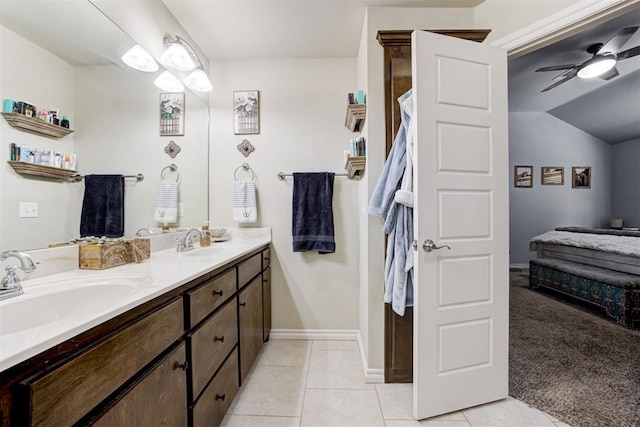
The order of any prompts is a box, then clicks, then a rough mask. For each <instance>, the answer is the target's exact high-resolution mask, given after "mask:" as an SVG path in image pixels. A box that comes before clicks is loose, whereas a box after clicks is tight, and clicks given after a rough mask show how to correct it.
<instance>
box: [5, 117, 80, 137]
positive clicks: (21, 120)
mask: <svg viewBox="0 0 640 427" xmlns="http://www.w3.org/2000/svg"><path fill="white" fill-rule="evenodd" d="M2 116H3V117H4V118H5V120H6V121H7V123H9V125H11V126H12V127H14V128H17V129H21V130H24V131H27V132H32V133H36V134H38V135H42V136H49V137H53V138H62V137H63V136H67V135H69V134H70V133H72V132H73V131H72V130H71V129H68V128H66V127H62V126H58V125H55V124H51V123H47V122H46V121H44V120H40V119H36V118H34V117H29V116H25V115H24V114H20V113H2Z"/></svg>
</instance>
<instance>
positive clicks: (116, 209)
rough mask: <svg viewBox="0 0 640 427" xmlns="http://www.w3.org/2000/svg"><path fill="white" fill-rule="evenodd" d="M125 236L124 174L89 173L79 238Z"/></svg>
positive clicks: (86, 180)
mask: <svg viewBox="0 0 640 427" xmlns="http://www.w3.org/2000/svg"><path fill="white" fill-rule="evenodd" d="M123 235H124V177H123V176H122V175H86V176H85V177H84V199H83V200H82V215H81V217H80V237H85V236H97V237H102V236H107V237H122V236H123Z"/></svg>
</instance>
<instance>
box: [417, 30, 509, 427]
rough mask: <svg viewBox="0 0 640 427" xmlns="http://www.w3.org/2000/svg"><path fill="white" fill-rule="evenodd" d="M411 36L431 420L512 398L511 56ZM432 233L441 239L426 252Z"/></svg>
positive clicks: (423, 369)
mask: <svg viewBox="0 0 640 427" xmlns="http://www.w3.org/2000/svg"><path fill="white" fill-rule="evenodd" d="M412 42H413V47H412V52H413V57H412V60H413V61H412V66H413V70H412V75H413V88H414V99H413V101H414V118H413V119H414V120H415V127H414V131H415V134H414V140H415V141H416V142H415V146H414V161H415V167H414V192H415V193H416V194H417V197H416V201H415V206H414V236H415V239H417V240H418V243H419V244H418V245H417V247H418V250H417V251H416V252H414V256H415V259H414V261H415V262H414V265H415V267H414V268H415V270H414V279H415V280H414V300H415V305H414V335H413V339H414V364H413V370H414V374H413V375H414V378H413V379H414V415H415V416H416V418H418V419H422V418H427V417H431V416H435V415H439V414H443V413H447V412H451V411H455V410H460V409H463V408H467V407H470V406H475V405H479V404H482V403H487V402H490V401H493V400H498V399H502V398H505V397H507V391H508V224H509V221H508V185H509V182H510V181H509V176H508V146H507V143H508V139H507V55H506V51H504V50H503V49H498V48H494V47H492V46H487V45H480V44H477V43H471V42H468V41H464V40H459V39H454V38H450V37H446V36H441V35H436V34H431V33H426V32H414V34H413V38H412ZM427 239H431V240H433V241H434V242H435V245H436V248H433V249H432V250H427V249H430V248H428V247H427V248H426V249H425V250H423V249H422V243H423V242H425V241H426V240H427ZM447 247H449V248H450V249H448V248H447Z"/></svg>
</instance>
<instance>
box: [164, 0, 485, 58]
mask: <svg viewBox="0 0 640 427" xmlns="http://www.w3.org/2000/svg"><path fill="white" fill-rule="evenodd" d="M162 1H163V2H164V4H165V5H166V6H167V7H168V8H169V10H170V11H171V13H172V14H173V15H174V16H175V17H176V18H177V19H178V21H180V24H181V25H182V26H183V27H184V28H185V29H186V30H187V32H188V33H189V35H190V36H191V37H192V38H193V40H195V41H196V43H197V44H198V46H200V48H201V49H202V50H203V51H204V52H205V54H206V55H207V57H208V58H209V59H211V60H225V59H227V60H229V59H234V60H235V59H249V58H251V59H260V58H331V57H349V58H353V57H355V56H357V53H358V45H359V43H360V35H361V32H362V26H363V23H364V16H365V11H366V8H367V7H369V6H387V7H474V6H477V5H479V4H480V3H483V2H484V1H485V0H189V1H185V0H162Z"/></svg>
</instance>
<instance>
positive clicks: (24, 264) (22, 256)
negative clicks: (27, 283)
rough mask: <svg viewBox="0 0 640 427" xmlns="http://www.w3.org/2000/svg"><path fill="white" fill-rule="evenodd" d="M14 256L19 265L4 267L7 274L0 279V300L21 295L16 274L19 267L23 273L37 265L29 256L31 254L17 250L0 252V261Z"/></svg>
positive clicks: (28, 271)
mask: <svg viewBox="0 0 640 427" xmlns="http://www.w3.org/2000/svg"><path fill="white" fill-rule="evenodd" d="M10 257H14V258H18V260H19V261H20V267H18V266H17V265H9V266H7V267H6V268H5V271H6V272H7V275H6V276H4V277H3V278H2V281H0V300H3V299H6V298H11V297H16V296H18V295H22V294H23V291H22V285H21V284H20V277H18V275H17V274H16V270H17V269H18V268H20V269H21V270H22V271H24V272H25V273H31V272H32V271H34V270H35V269H36V268H37V266H36V263H35V262H34V261H33V258H31V255H29V254H26V253H24V252H18V251H6V252H2V253H1V254H0V262H2V261H4V260H6V259H7V258H10Z"/></svg>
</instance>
